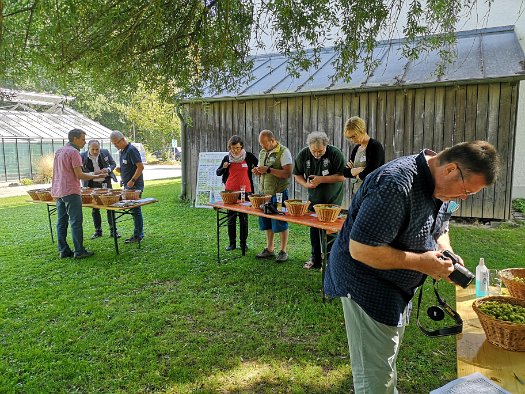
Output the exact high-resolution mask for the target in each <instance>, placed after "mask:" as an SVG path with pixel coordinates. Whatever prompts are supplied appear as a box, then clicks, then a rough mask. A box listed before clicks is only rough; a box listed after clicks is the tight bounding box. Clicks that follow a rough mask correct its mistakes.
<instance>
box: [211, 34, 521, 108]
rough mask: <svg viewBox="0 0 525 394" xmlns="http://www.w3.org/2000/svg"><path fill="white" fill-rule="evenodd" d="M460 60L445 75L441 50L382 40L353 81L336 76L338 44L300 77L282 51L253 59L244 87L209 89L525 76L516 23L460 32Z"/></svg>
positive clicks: (298, 90)
mask: <svg viewBox="0 0 525 394" xmlns="http://www.w3.org/2000/svg"><path fill="white" fill-rule="evenodd" d="M456 37H457V47H456V51H457V58H456V60H455V61H454V62H453V63H451V64H448V65H446V67H445V70H444V74H443V75H442V76H437V75H436V74H435V70H436V68H437V66H438V65H439V63H440V58H439V54H438V51H432V52H429V53H428V54H426V55H424V56H422V57H421V58H420V59H417V60H409V59H406V58H404V57H403V56H402V54H401V48H402V46H403V43H404V40H403V39H397V40H389V41H382V42H380V43H379V44H378V46H377V47H376V49H375V50H374V57H375V58H376V59H377V60H378V62H377V65H376V67H375V68H374V69H373V70H372V72H371V74H370V75H367V74H366V73H365V71H364V69H363V65H362V64H360V65H359V66H358V68H357V69H356V70H355V71H354V72H353V73H352V74H351V81H350V82H348V83H347V82H345V81H343V80H336V81H333V80H332V78H331V77H332V76H333V75H334V74H335V69H334V60H335V58H336V52H335V50H334V48H326V49H323V50H322V51H321V54H320V62H319V65H318V67H316V68H311V69H310V70H308V71H302V72H300V75H299V77H298V78H296V77H294V76H292V75H290V73H289V72H288V70H287V65H288V63H289V59H288V58H287V57H285V56H283V55H280V54H267V55H261V56H256V57H254V59H253V60H254V67H253V71H252V78H250V79H249V81H248V82H246V83H244V84H243V85H242V86H241V87H240V88H239V89H236V90H232V91H229V90H224V91H222V92H219V93H217V94H212V93H211V92H210V91H207V92H205V94H204V96H203V98H205V99H206V100H209V101H213V100H224V99H233V98H237V99H247V98H257V97H261V96H268V95H270V96H294V95H305V94H313V93H315V94H323V93H331V92H337V91H355V90H359V91H363V90H379V89H381V90H382V89H388V88H394V87H395V88H398V87H400V86H407V87H415V86H424V85H436V84H450V83H472V82H476V81H482V80H483V81H485V82H486V81H487V80H490V79H493V80H498V81H501V80H505V79H508V80H521V79H525V56H524V53H523V49H522V48H521V46H520V44H519V41H518V38H517V36H516V33H515V31H514V26H502V27H496V28H486V29H477V30H469V31H462V32H457V33H456Z"/></svg>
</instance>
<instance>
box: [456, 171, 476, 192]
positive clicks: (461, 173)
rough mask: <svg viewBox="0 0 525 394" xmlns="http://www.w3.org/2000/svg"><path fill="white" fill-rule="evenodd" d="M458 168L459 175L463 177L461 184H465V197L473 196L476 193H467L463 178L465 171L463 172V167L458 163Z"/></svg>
mask: <svg viewBox="0 0 525 394" xmlns="http://www.w3.org/2000/svg"><path fill="white" fill-rule="evenodd" d="M456 166H457V168H458V171H459V175H460V176H461V182H463V190H464V191H465V196H473V195H474V194H476V193H474V192H468V191H467V188H466V187H465V178H463V171H461V167H460V166H459V164H458V163H456Z"/></svg>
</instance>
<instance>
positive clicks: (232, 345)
mask: <svg viewBox="0 0 525 394" xmlns="http://www.w3.org/2000/svg"><path fill="white" fill-rule="evenodd" d="M179 193H180V180H163V181H154V182H149V183H147V184H146V190H145V193H144V195H145V196H147V197H149V196H154V197H157V198H159V200H160V203H158V204H154V205H150V206H147V207H144V208H143V212H144V219H145V236H146V238H145V239H144V241H143V243H142V248H141V249H140V250H139V249H137V246H136V245H124V243H123V242H122V241H121V242H120V248H121V250H120V251H121V254H120V255H119V256H116V255H115V251H114V247H113V242H112V240H111V239H110V238H109V237H106V236H105V237H103V238H99V239H97V240H94V241H92V240H90V239H89V236H90V235H91V233H92V231H93V229H92V224H91V215H90V212H89V210H85V211H84V214H85V226H84V228H85V233H86V238H87V240H86V245H87V247H88V249H90V250H94V251H95V253H96V255H95V256H94V257H93V258H90V259H86V260H80V261H75V260H72V259H65V260H64V259H59V258H58V252H57V251H56V244H51V241H50V238H49V231H48V227H47V226H48V225H47V218H46V214H45V208H44V206H42V205H37V204H28V203H26V202H25V200H26V197H16V198H5V199H0V217H1V218H2V220H1V222H0V232H1V234H2V237H1V238H0V392H8V393H11V392H17V393H51V392H52V393H74V392H80V393H92V392H104V393H143V392H163V393H164V392H165V393H328V392H330V393H349V392H351V390H352V375H351V370H350V367H349V358H348V349H347V343H346V336H345V331H344V320H343V316H342V310H341V305H340V302H339V301H338V300H334V301H333V302H329V303H326V304H323V303H322V302H321V274H320V273H319V272H309V271H306V270H304V269H303V268H302V266H303V263H304V261H306V260H307V258H308V256H309V240H308V230H307V228H305V227H300V226H292V227H291V236H290V243H291V246H290V248H289V255H290V260H289V261H288V262H286V263H284V264H281V265H277V264H276V263H274V262H271V261H264V262H261V261H257V260H256V259H255V258H254V255H255V253H257V252H258V251H260V249H262V248H263V246H264V234H263V233H261V232H259V231H258V230H257V226H256V220H254V219H253V218H250V237H249V243H248V247H249V251H248V255H247V256H246V257H244V258H243V257H241V256H240V252H239V251H235V252H230V253H228V252H222V256H233V257H234V258H232V259H230V260H228V261H225V262H223V263H221V264H217V261H216V231H215V213H214V212H213V211H211V210H206V209H194V208H191V207H190V204H188V203H183V202H179V201H178V198H177V196H178V195H179ZM105 226H107V224H105ZM105 229H107V227H105ZM131 229H132V222H131V221H127V222H125V223H123V224H122V225H120V226H119V230H120V232H121V233H122V234H123V236H130V235H131ZM106 231H107V230H106ZM451 231H452V237H453V239H454V240H455V241H456V242H454V245H455V250H456V252H457V253H459V254H461V255H462V256H463V258H464V259H465V261H466V262H467V265H468V266H469V268H470V269H471V270H472V269H474V268H475V265H476V264H477V261H478V259H479V257H481V256H483V257H485V261H486V262H487V265H488V266H489V267H491V268H498V267H500V268H503V267H511V266H512V267H516V266H520V265H523V260H522V259H523V257H522V256H524V255H525V253H524V249H525V248H524V242H525V241H524V240H525V227H518V228H512V229H511V228H499V229H485V228H476V227H453V228H452V230H451ZM226 242H227V241H226V231H224V232H223V239H222V244H221V248H224V246H225V245H226ZM441 290H442V293H443V294H444V296H445V298H446V299H447V300H448V301H449V302H453V301H454V296H453V287H452V286H451V285H448V284H444V285H442V287H441ZM427 293H428V294H430V293H429V292H427ZM426 295H427V294H426ZM429 301H432V300H431V298H430V297H429ZM425 310H426V308H425ZM412 317H413V318H412V321H413V322H414V323H415V313H414V314H413V316H412ZM455 357H456V356H455V340H454V338H452V337H449V338H440V339H429V338H426V337H425V336H424V335H423V334H422V333H421V332H420V331H419V330H418V328H417V327H416V326H415V324H411V325H410V326H409V327H408V329H407V332H406V336H405V341H404V345H403V347H402V351H401V354H400V357H399V360H398V369H399V385H398V386H399V388H400V390H401V392H403V393H424V392H428V391H429V390H431V389H433V388H436V387H439V386H441V385H443V384H445V383H446V382H447V381H450V380H452V379H454V378H455V374H456V361H455Z"/></svg>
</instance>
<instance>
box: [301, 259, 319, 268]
mask: <svg viewBox="0 0 525 394" xmlns="http://www.w3.org/2000/svg"><path fill="white" fill-rule="evenodd" d="M321 267H322V264H316V263H314V262H313V261H312V260H308V261H307V262H306V263H304V265H303V268H304V269H307V270H311V269H320V268H321Z"/></svg>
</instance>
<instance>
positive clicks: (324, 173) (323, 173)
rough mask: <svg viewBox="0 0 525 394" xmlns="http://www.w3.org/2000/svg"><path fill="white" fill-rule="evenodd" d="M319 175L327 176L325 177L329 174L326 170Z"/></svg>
mask: <svg viewBox="0 0 525 394" xmlns="http://www.w3.org/2000/svg"><path fill="white" fill-rule="evenodd" d="M321 174H322V175H323V176H327V175H328V174H329V171H328V170H323V171H322V172H321Z"/></svg>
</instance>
